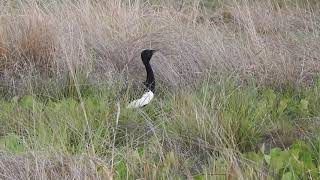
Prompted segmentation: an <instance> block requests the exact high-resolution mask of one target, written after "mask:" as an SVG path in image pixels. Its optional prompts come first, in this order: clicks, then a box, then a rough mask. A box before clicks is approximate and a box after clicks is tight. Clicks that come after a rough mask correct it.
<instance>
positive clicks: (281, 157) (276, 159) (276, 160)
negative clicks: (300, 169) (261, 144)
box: [270, 148, 289, 173]
mask: <svg viewBox="0 0 320 180" xmlns="http://www.w3.org/2000/svg"><path fill="white" fill-rule="evenodd" d="M270 156H271V158H270V168H271V170H273V171H274V172H275V173H279V172H280V170H281V169H283V168H284V167H285V165H286V164H287V162H288V158H289V156H288V152H286V151H281V149H279V148H274V149H272V150H271V152H270Z"/></svg>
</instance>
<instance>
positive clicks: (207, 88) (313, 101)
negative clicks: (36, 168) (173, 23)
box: [0, 79, 320, 179]
mask: <svg viewBox="0 0 320 180" xmlns="http://www.w3.org/2000/svg"><path fill="white" fill-rule="evenodd" d="M119 87H120V86H119ZM319 89H320V81H316V82H315V83H314V85H312V86H308V87H299V88H298V87H294V86H292V87H291V86H286V87H282V88H273V87H267V86H258V85H257V84H255V83H247V84H243V83H242V84H241V83H238V82H237V81H236V80H234V79H220V80H208V81H206V82H202V83H201V84H199V86H197V87H196V88H186V89H184V90H178V91H175V92H166V91H165V92H161V93H159V94H161V95H158V94H157V95H156V97H155V99H154V100H153V101H152V103H151V104H149V105H147V106H146V107H144V108H141V109H126V105H127V103H128V99H129V98H128V95H129V94H130V93H124V94H123V96H122V97H121V98H120V99H119V101H120V116H119V119H118V122H117V111H118V110H117V107H116V104H117V98H114V96H115V95H116V94H117V91H118V86H116V87H88V88H80V91H79V92H77V93H80V94H81V95H82V96H76V97H74V94H72V93H71V94H72V95H70V96H69V97H68V96H64V98H61V97H59V98H58V99H54V98H52V97H48V98H45V97H44V96H37V95H36V94H30V95H26V96H21V97H12V98H11V99H9V100H8V99H6V100H5V99H2V100H0V106H1V109H0V124H1V126H0V149H1V150H5V151H10V152H14V153H20V152H24V151H28V150H42V151H48V152H50V151H59V152H63V153H67V154H74V155H77V154H81V153H89V154H91V155H92V156H96V157H99V158H101V159H107V161H106V163H108V164H109V165H110V163H109V162H110V161H109V159H111V158H113V159H114V163H113V169H114V171H115V173H114V177H115V178H116V179H125V178H131V177H132V178H141V177H142V176H143V177H144V178H146V179H153V178H156V177H162V178H163V179H168V178H169V179H170V178H181V177H182V178H187V177H194V178H195V179H201V178H204V179H206V178H207V179H208V178H209V179H210V178H213V176H217V177H215V178H220V176H221V178H222V179H223V178H225V177H226V176H227V175H228V173H229V171H230V170H229V169H230V167H232V164H233V161H232V160H231V159H234V158H236V159H237V158H239V154H241V153H243V154H245V156H247V155H248V156H249V157H248V158H249V159H253V160H255V161H256V162H258V161H257V160H260V161H259V162H261V163H264V164H266V163H267V167H268V172H270V173H272V174H274V175H275V176H279V177H281V178H282V177H284V178H285V177H305V176H308V175H310V176H312V177H317V174H316V173H314V172H313V171H314V170H315V169H316V168H318V167H319V166H318V164H317V163H318V159H319V153H318V152H319V151H316V150H310V146H309V145H304V144H303V143H300V144H295V145H292V146H290V148H289V149H287V150H280V149H277V148H275V147H281V148H283V147H284V148H286V147H288V146H289V145H291V144H292V143H293V142H294V141H296V140H297V139H305V138H318V137H319V133H318V132H319V126H317V117H319V115H320V114H319V111H318V107H320V93H319ZM128 91H131V90H130V89H129V90H128ZM299 132H304V133H303V134H302V133H301V134H300V133H299ZM266 135H268V136H270V137H273V138H277V139H278V140H279V142H281V143H278V144H277V143H274V144H270V148H271V151H270V153H268V154H264V153H261V154H259V153H248V152H251V151H253V150H255V149H257V148H260V146H261V145H262V144H264V143H270V142H269V141H268V139H266V138H265V137H266ZM114 137H115V141H114V140H113V138H114ZM267 141H268V142H267ZM304 152H307V154H305V153H304ZM308 153H309V154H308ZM310 157H311V160H312V162H310ZM255 158H256V159H255ZM295 158H296V159H295ZM315 159H317V163H315ZM240 164H241V163H240ZM288 164H289V165H288ZM301 164H302V165H301ZM257 167H259V166H257ZM257 167H256V166H251V167H246V168H245V169H244V170H243V171H244V172H245V173H244V174H245V175H246V176H250V174H251V172H250V170H251V169H256V168H257ZM301 167H303V168H305V169H303V170H301V171H299V170H298V169H299V168H301ZM261 168H262V166H261ZM308 170H312V172H309V171H308ZM293 172H294V173H293ZM308 173H309V174H308ZM218 176H219V177H218Z"/></svg>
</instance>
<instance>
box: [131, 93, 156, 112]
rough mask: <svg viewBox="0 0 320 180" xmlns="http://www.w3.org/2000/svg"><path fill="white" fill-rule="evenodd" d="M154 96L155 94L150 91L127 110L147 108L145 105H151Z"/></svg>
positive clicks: (133, 102)
mask: <svg viewBox="0 0 320 180" xmlns="http://www.w3.org/2000/svg"><path fill="white" fill-rule="evenodd" d="M153 96H154V94H153V92H152V91H148V92H146V93H144V94H143V95H142V97H141V98H140V99H137V100H134V101H132V102H131V103H130V104H129V105H128V106H127V108H140V107H143V106H145V105H147V104H149V103H150V101H151V100H152V99H153Z"/></svg>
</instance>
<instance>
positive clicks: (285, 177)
mask: <svg viewBox="0 0 320 180" xmlns="http://www.w3.org/2000/svg"><path fill="white" fill-rule="evenodd" d="M281 180H294V176H293V175H292V173H291V172H287V173H285V174H283V176H282V177H281Z"/></svg>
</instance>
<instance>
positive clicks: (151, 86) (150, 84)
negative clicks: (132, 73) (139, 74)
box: [144, 62, 155, 92]
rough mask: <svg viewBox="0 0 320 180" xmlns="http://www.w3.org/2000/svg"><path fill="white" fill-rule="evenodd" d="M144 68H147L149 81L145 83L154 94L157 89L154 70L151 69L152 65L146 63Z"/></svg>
mask: <svg viewBox="0 0 320 180" xmlns="http://www.w3.org/2000/svg"><path fill="white" fill-rule="evenodd" d="M144 66H145V68H146V71H147V80H146V81H145V82H144V84H145V86H146V87H147V88H148V89H149V90H151V91H152V92H154V89H155V81H154V74H153V70H152V68H151V65H150V63H149V62H147V63H144Z"/></svg>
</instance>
